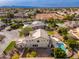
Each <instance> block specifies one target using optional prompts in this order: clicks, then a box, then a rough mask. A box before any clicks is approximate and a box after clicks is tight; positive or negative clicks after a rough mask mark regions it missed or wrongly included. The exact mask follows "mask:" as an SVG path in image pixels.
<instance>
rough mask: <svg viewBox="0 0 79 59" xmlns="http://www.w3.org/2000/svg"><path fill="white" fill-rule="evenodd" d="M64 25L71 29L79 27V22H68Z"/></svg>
mask: <svg viewBox="0 0 79 59" xmlns="http://www.w3.org/2000/svg"><path fill="white" fill-rule="evenodd" d="M64 25H65V26H67V27H69V28H75V27H79V21H66V22H64Z"/></svg>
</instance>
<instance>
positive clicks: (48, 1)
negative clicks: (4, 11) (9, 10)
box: [0, 0, 79, 7]
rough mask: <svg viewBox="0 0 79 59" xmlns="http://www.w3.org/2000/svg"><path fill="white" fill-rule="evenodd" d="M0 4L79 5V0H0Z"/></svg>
mask: <svg viewBox="0 0 79 59" xmlns="http://www.w3.org/2000/svg"><path fill="white" fill-rule="evenodd" d="M0 6H34V7H79V0H0Z"/></svg>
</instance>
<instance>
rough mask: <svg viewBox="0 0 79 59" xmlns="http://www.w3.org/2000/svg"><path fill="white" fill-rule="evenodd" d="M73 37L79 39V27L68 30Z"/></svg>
mask: <svg viewBox="0 0 79 59" xmlns="http://www.w3.org/2000/svg"><path fill="white" fill-rule="evenodd" d="M68 33H69V34H70V35H71V36H72V37H73V38H76V39H79V27H78V28H76V29H73V30H70V31H69V32H68Z"/></svg>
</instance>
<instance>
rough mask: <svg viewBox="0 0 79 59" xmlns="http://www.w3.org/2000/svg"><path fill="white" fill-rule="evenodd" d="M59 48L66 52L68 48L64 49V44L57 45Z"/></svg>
mask: <svg viewBox="0 0 79 59" xmlns="http://www.w3.org/2000/svg"><path fill="white" fill-rule="evenodd" d="M57 45H58V48H61V49H62V50H64V51H66V48H65V47H64V44H63V43H57Z"/></svg>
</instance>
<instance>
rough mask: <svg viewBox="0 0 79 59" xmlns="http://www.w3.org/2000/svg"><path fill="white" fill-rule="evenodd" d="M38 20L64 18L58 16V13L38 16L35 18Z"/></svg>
mask: <svg viewBox="0 0 79 59" xmlns="http://www.w3.org/2000/svg"><path fill="white" fill-rule="evenodd" d="M35 18H36V19H37V20H48V19H50V18H53V19H63V18H64V16H62V15H58V14H56V13H48V14H45V13H43V14H37V15H36V17H35Z"/></svg>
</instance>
